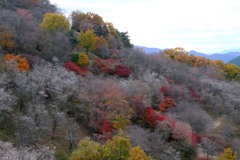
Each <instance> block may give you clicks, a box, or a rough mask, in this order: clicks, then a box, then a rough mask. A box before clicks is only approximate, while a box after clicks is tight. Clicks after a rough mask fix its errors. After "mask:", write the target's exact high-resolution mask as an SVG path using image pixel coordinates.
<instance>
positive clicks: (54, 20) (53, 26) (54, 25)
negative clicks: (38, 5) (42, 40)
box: [40, 13, 70, 31]
mask: <svg viewBox="0 0 240 160" xmlns="http://www.w3.org/2000/svg"><path fill="white" fill-rule="evenodd" d="M40 27H41V28H42V29H43V30H47V31H56V30H59V29H60V30H64V31H67V30H69V28H70V23H69V22H68V20H67V18H66V17H65V16H64V15H62V14H58V13H46V14H45V15H44V17H43V21H42V23H41V24H40Z"/></svg>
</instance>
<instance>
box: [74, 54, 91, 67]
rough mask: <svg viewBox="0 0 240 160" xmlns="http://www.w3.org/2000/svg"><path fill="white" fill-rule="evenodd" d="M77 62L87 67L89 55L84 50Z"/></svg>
mask: <svg viewBox="0 0 240 160" xmlns="http://www.w3.org/2000/svg"><path fill="white" fill-rule="evenodd" d="M77 64H78V65H79V66H81V67H86V66H87V65H88V64H89V59H88V55H87V54H86V53H84V52H82V53H80V54H79V56H78V62H77Z"/></svg>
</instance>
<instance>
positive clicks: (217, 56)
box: [189, 50, 240, 63]
mask: <svg viewBox="0 0 240 160" xmlns="http://www.w3.org/2000/svg"><path fill="white" fill-rule="evenodd" d="M229 51H230V50H229ZM189 54H193V55H195V56H202V57H205V58H208V59H211V60H222V61H223V62H224V63H227V62H229V61H231V60H232V59H234V58H236V57H238V56H240V52H227V53H214V54H209V55H208V54H204V53H200V52H197V51H194V50H191V51H190V52H189Z"/></svg>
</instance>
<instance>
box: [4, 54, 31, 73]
mask: <svg viewBox="0 0 240 160" xmlns="http://www.w3.org/2000/svg"><path fill="white" fill-rule="evenodd" d="M9 61H13V63H16V65H17V69H18V70H19V71H20V72H22V71H26V70H28V69H29V64H28V61H27V59H26V58H21V57H20V55H18V56H15V55H14V54H6V56H5V62H9Z"/></svg>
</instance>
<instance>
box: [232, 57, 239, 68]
mask: <svg viewBox="0 0 240 160" xmlns="http://www.w3.org/2000/svg"><path fill="white" fill-rule="evenodd" d="M229 63H233V64H236V65H237V66H240V56H238V57H236V58H234V59H232V60H231V61H229Z"/></svg>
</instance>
